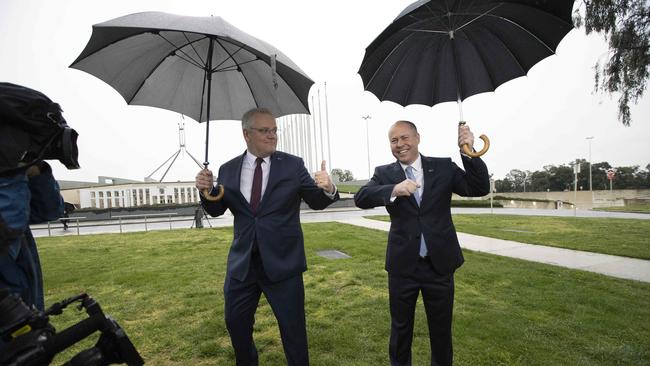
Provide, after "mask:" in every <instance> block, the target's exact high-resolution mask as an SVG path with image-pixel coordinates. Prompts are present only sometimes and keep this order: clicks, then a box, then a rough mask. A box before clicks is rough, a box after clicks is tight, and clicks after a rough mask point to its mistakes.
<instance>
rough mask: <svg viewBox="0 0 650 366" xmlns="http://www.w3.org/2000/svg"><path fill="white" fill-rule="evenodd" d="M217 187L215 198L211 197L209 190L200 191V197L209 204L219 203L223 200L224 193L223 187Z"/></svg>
mask: <svg viewBox="0 0 650 366" xmlns="http://www.w3.org/2000/svg"><path fill="white" fill-rule="evenodd" d="M217 187H219V193H218V194H217V195H216V196H213V195H211V194H210V190H208V189H204V190H202V191H201V195H202V196H203V198H205V199H206V200H208V201H210V202H217V201H221V199H222V198H223V193H224V189H223V185H221V184H219V185H218V186H217Z"/></svg>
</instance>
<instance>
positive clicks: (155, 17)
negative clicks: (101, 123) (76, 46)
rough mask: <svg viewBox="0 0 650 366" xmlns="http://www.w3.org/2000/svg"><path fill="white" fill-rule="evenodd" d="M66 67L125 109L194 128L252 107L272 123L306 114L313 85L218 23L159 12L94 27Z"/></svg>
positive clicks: (279, 56)
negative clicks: (160, 114)
mask: <svg viewBox="0 0 650 366" xmlns="http://www.w3.org/2000/svg"><path fill="white" fill-rule="evenodd" d="M70 67H72V68H75V69H79V70H82V71H85V72H87V73H89V74H91V75H93V76H96V77H98V78H99V79H101V80H103V81H105V82H106V83H108V84H109V85H110V86H112V87H113V88H114V89H115V90H117V91H118V92H119V93H120V94H121V95H122V97H124V99H125V100H126V102H127V103H128V104H133V105H145V106H152V107H159V108H163V109H168V110H172V111H176V112H178V113H182V114H184V115H186V116H189V117H191V118H192V119H194V120H196V121H199V122H203V121H207V120H217V119H230V120H232V119H234V120H238V119H240V118H241V116H242V115H243V114H244V112H246V111H247V110H249V109H251V108H254V107H264V108H267V109H269V110H270V111H271V112H272V113H273V114H274V115H275V116H278V117H279V116H283V115H287V114H293V113H309V107H308V94H309V89H310V87H311V85H312V84H313V83H314V82H313V81H312V80H311V79H310V78H309V77H308V76H307V75H306V74H305V73H304V72H303V71H302V70H301V69H300V68H299V67H298V66H297V65H296V64H295V63H294V62H293V61H291V60H290V59H289V58H288V57H287V56H286V55H284V54H283V53H282V52H280V51H279V50H277V49H276V48H275V47H273V46H271V45H270V44H268V43H266V42H264V41H261V40H259V39H257V38H255V37H253V36H251V35H249V34H246V33H245V32H243V31H241V30H239V29H237V28H236V27H234V26H233V25H231V24H229V23H228V22H226V21H225V20H223V19H222V18H221V17H214V16H213V17H190V16H180V15H174V14H167V13H161V12H144V13H136V14H131V15H126V16H123V17H120V18H116V19H113V20H109V21H107V22H104V23H100V24H96V25H94V26H93V33H92V36H91V38H90V41H88V44H87V45H86V48H85V49H84V50H83V52H81V54H80V55H79V57H78V58H77V59H76V60H75V61H74V62H73V63H72V65H70ZM210 80H211V83H210ZM210 84H211V85H210ZM210 87H211V88H212V90H211V95H210V98H209V104H208V91H209V90H208V89H210ZM207 110H210V111H211V112H210V116H209V117H208V116H207V112H206V111H207Z"/></svg>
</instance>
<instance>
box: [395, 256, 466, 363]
mask: <svg viewBox="0 0 650 366" xmlns="http://www.w3.org/2000/svg"><path fill="white" fill-rule="evenodd" d="M420 292H422V300H423V302H424V309H425V312H426V315H427V324H428V326H429V342H430V345H431V366H450V365H451V364H452V355H453V351H452V343H451V321H452V312H453V307H454V275H453V274H448V275H444V276H441V275H440V274H438V273H436V272H435V271H434V270H433V266H432V265H431V261H430V260H429V258H421V259H418V262H417V267H416V269H415V271H414V272H413V273H412V274H411V275H409V276H394V275H390V274H389V276H388V293H389V302H390V316H391V330H390V343H389V350H388V353H389V356H390V364H391V366H411V363H412V361H411V344H412V343H413V324H414V318H415V305H416V303H417V299H418V296H419V294H420Z"/></svg>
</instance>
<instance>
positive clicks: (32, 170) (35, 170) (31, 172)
mask: <svg viewBox="0 0 650 366" xmlns="http://www.w3.org/2000/svg"><path fill="white" fill-rule="evenodd" d="M25 174H26V175H27V177H29V178H31V177H35V176H37V175H39V174H41V169H40V168H39V167H38V164H34V165H32V166H30V167H29V168H27V170H26V171H25Z"/></svg>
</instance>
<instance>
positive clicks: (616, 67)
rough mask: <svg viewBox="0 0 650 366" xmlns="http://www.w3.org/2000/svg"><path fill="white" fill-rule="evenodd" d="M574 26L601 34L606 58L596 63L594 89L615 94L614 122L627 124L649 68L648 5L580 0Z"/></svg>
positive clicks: (627, 0) (639, 0) (639, 1)
mask: <svg viewBox="0 0 650 366" xmlns="http://www.w3.org/2000/svg"><path fill="white" fill-rule="evenodd" d="M574 14H575V23H576V25H577V26H578V27H581V26H583V25H584V28H585V31H586V33H587V34H590V33H592V32H597V33H600V34H602V35H603V36H604V37H605V39H606V40H607V41H608V44H609V51H610V53H609V59H608V60H607V61H606V62H605V64H601V63H600V62H598V63H596V65H595V67H594V70H595V77H594V80H595V89H596V90H600V91H604V92H606V93H609V94H613V93H616V94H619V93H620V97H619V99H618V119H619V121H621V122H622V123H623V124H624V125H625V126H629V125H630V122H631V116H630V103H636V102H637V101H638V100H639V98H641V97H642V96H643V93H644V91H645V87H646V83H647V82H648V77H649V67H650V5H649V4H648V1H647V0H582V2H581V3H580V4H579V5H578V7H577V8H576V10H575V13H574Z"/></svg>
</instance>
